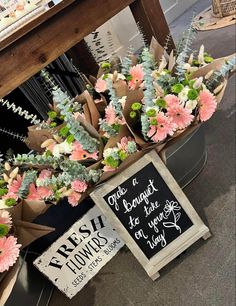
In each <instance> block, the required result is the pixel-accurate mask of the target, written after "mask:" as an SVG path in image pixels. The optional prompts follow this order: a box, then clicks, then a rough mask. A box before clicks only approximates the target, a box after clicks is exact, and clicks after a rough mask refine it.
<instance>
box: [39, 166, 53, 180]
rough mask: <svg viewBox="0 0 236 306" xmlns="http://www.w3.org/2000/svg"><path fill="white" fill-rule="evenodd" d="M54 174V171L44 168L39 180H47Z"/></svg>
mask: <svg viewBox="0 0 236 306" xmlns="http://www.w3.org/2000/svg"><path fill="white" fill-rule="evenodd" d="M51 175H52V172H51V171H50V170H47V169H44V170H42V171H41V172H40V174H39V180H45V179H48V178H50V177H51Z"/></svg>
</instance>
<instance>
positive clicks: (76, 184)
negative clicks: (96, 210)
mask: <svg viewBox="0 0 236 306" xmlns="http://www.w3.org/2000/svg"><path fill="white" fill-rule="evenodd" d="M71 188H72V189H73V190H75V191H77V192H85V190H86V189H87V188H88V184H87V183H86V182H83V181H80V180H74V181H73V182H72V183H71Z"/></svg>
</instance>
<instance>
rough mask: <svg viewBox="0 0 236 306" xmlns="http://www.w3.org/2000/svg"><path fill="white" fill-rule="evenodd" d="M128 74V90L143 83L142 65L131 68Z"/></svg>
mask: <svg viewBox="0 0 236 306" xmlns="http://www.w3.org/2000/svg"><path fill="white" fill-rule="evenodd" d="M129 73H130V75H131V77H132V79H131V81H129V88H130V89H133V90H134V89H136V88H137V87H138V86H140V85H141V83H142V82H143V78H144V72H143V67H142V65H141V64H138V65H136V66H133V67H131V68H130V71H129Z"/></svg>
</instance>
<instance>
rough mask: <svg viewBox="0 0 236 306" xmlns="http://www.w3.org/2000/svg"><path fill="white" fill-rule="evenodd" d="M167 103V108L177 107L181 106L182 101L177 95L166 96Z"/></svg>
mask: <svg viewBox="0 0 236 306" xmlns="http://www.w3.org/2000/svg"><path fill="white" fill-rule="evenodd" d="M165 101H166V104H167V107H171V106H174V105H175V106H176V105H179V104H180V100H179V98H178V97H176V96H175V95H167V96H165Z"/></svg>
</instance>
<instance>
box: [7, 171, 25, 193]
mask: <svg viewBox="0 0 236 306" xmlns="http://www.w3.org/2000/svg"><path fill="white" fill-rule="evenodd" d="M22 180H23V177H22V176H20V175H18V176H17V178H16V180H13V181H12V183H11V184H10V185H9V186H8V192H9V193H18V190H19V189H20V186H21V183H22Z"/></svg>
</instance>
